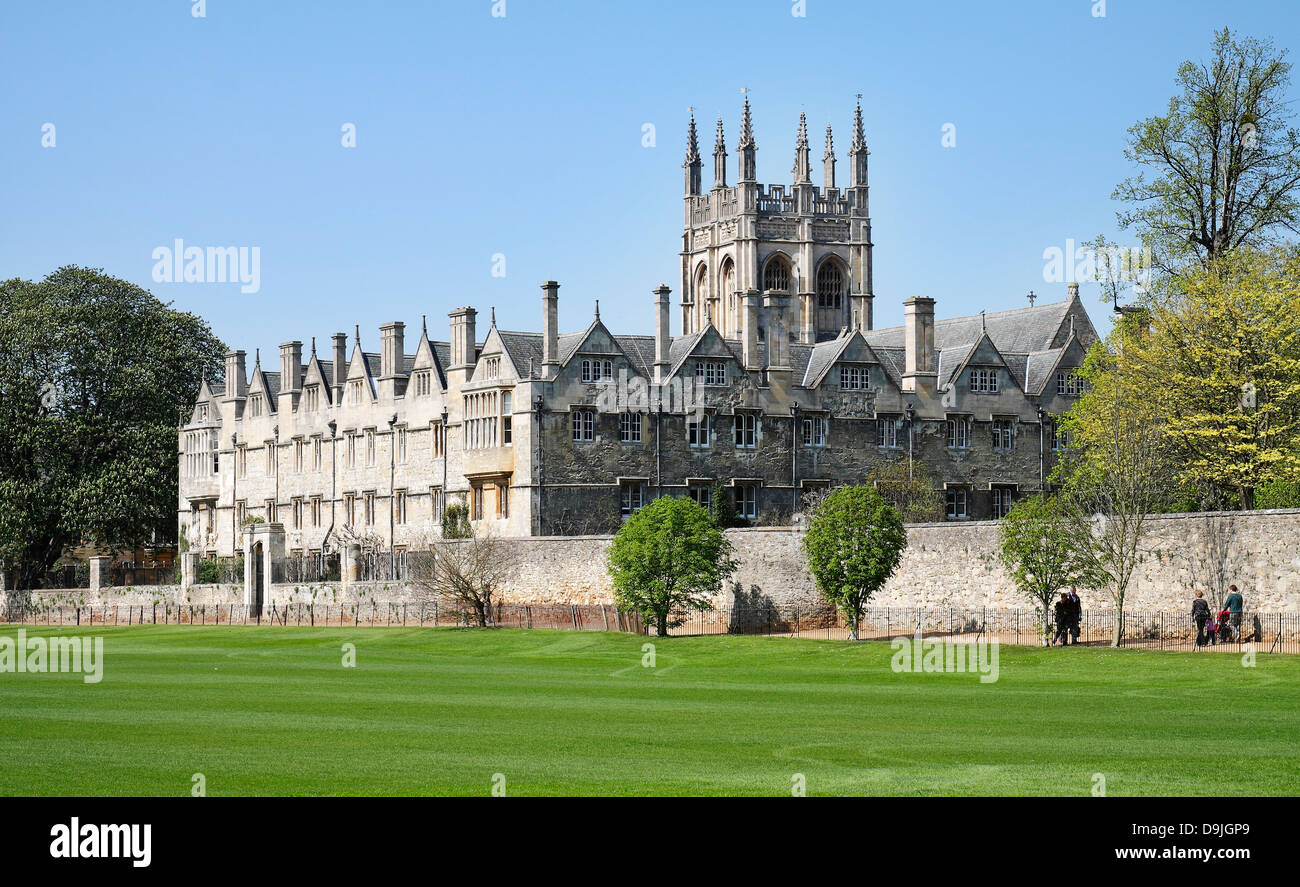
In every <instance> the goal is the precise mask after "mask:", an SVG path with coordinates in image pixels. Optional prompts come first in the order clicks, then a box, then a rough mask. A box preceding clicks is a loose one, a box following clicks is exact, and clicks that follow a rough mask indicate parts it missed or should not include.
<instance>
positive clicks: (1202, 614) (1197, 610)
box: [1192, 597, 1210, 619]
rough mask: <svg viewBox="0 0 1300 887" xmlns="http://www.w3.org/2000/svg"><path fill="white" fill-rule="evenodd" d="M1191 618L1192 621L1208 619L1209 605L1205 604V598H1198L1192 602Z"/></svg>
mask: <svg viewBox="0 0 1300 887" xmlns="http://www.w3.org/2000/svg"><path fill="white" fill-rule="evenodd" d="M1192 618H1193V619H1209V618H1210V605H1209V604H1207V603H1206V602H1205V598H1203V597H1198V598H1197V599H1196V600H1194V601H1192Z"/></svg>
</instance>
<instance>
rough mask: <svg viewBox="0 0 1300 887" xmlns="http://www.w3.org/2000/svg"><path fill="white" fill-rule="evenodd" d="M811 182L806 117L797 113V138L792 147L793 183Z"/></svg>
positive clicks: (810, 161)
mask: <svg viewBox="0 0 1300 887" xmlns="http://www.w3.org/2000/svg"><path fill="white" fill-rule="evenodd" d="M811 182H812V157H811V153H810V152H809V150H808V116H807V115H806V114H804V113H803V112H802V111H800V112H799V137H798V138H797V139H796V140H795V147H794V183H795V184H796V185H803V184H809V183H811Z"/></svg>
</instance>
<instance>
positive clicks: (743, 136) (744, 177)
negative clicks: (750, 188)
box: [736, 96, 758, 182]
mask: <svg viewBox="0 0 1300 887" xmlns="http://www.w3.org/2000/svg"><path fill="white" fill-rule="evenodd" d="M736 151H737V152H739V154H740V170H739V172H738V174H737V176H736V181H738V182H757V181H758V170H757V164H756V163H755V157H754V154H755V152H756V151H758V145H756V144H755V143H754V124H753V121H752V120H751V119H750V116H749V96H745V108H744V111H743V112H742V113H741V117H740V142H739V143H737V145H736Z"/></svg>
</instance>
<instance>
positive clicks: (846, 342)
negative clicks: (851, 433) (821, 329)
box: [803, 329, 893, 391]
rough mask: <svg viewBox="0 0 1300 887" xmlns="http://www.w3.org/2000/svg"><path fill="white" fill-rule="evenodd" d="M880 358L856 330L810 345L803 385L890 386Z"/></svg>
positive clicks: (835, 387)
mask: <svg viewBox="0 0 1300 887" xmlns="http://www.w3.org/2000/svg"><path fill="white" fill-rule="evenodd" d="M892 384H893V383H892V381H891V380H890V379H889V377H888V375H887V374H886V373H885V371H884V369H883V368H882V365H881V361H880V357H879V356H878V355H877V354H876V352H875V351H874V350H872V348H871V346H870V345H869V344H867V340H866V339H865V338H863V336H862V333H861V332H860V331H858V330H857V329H853V330H849V331H844V332H842V333H841V334H840V335H839V336H838V337H837V338H835V339H832V340H830V341H829V342H820V343H818V344H817V345H814V346H813V349H812V354H811V355H810V356H809V359H808V368H807V370H806V371H805V373H804V380H803V385H804V387H805V388H826V389H827V390H837V391H870V390H872V389H878V388H884V387H886V386H892Z"/></svg>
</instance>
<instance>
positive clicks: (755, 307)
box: [740, 289, 763, 370]
mask: <svg viewBox="0 0 1300 887" xmlns="http://www.w3.org/2000/svg"><path fill="white" fill-rule="evenodd" d="M758 311H759V295H758V290H755V289H750V290H745V292H744V293H743V294H742V295H741V297H740V312H741V314H740V330H741V360H742V362H743V363H744V365H745V369H747V370H761V369H762V368H763V365H762V364H760V363H759V362H758Z"/></svg>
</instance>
